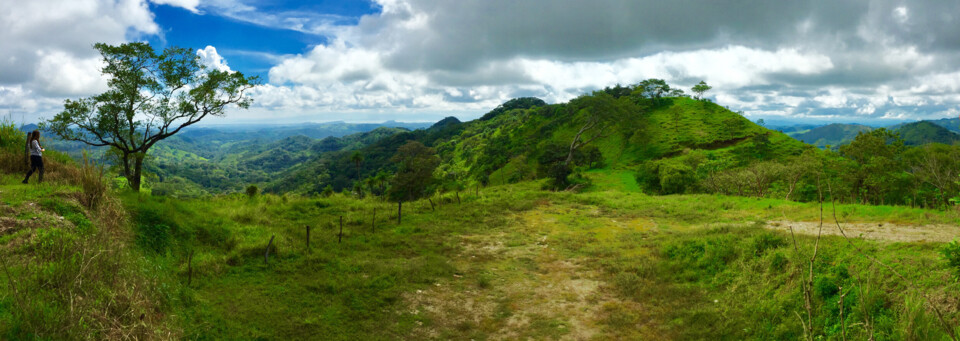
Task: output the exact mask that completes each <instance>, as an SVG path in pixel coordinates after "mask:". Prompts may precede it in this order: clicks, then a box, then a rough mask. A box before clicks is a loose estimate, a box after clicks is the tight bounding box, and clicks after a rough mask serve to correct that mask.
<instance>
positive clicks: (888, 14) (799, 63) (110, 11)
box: [0, 0, 960, 121]
mask: <svg viewBox="0 0 960 341" xmlns="http://www.w3.org/2000/svg"><path fill="white" fill-rule="evenodd" d="M145 1H147V0H136V1H135V0H114V1H108V0H83V1H62V2H56V1H53V0H48V1H43V2H36V1H34V2H26V1H22V2H14V1H12V0H0V3H4V8H5V9H6V8H10V10H9V11H5V12H4V13H0V46H4V49H3V50H0V71H2V72H0V86H6V88H4V89H6V90H5V91H7V93H13V90H11V89H14V88H12V87H11V86H18V87H19V88H16V89H19V90H18V91H25V92H28V93H32V94H34V95H38V94H39V95H42V96H58V95H60V96H62V95H78V94H82V93H84V92H94V91H96V90H97V89H100V88H99V87H100V86H102V84H103V83H102V79H99V78H98V77H97V75H96V73H95V72H90V70H95V68H96V62H95V57H96V56H94V55H92V49H90V44H92V42H94V41H106V42H112V43H116V42H121V41H126V40H130V39H135V37H134V36H136V35H143V34H157V32H159V28H158V27H157V26H156V24H154V23H153V21H152V14H151V13H149V8H148V6H147V5H146V2H145ZM149 1H151V2H153V3H156V4H165V5H171V6H178V7H182V8H185V9H187V10H190V11H192V12H194V13H198V14H203V15H218V16H222V17H226V18H230V19H233V20H237V21H241V22H247V23H251V24H255V25H260V26H265V27H271V28H276V29H281V30H292V31H297V32H302V33H306V34H313V35H319V36H323V37H325V38H326V41H327V43H325V44H322V45H317V46H311V47H307V48H306V50H305V52H304V53H301V54H297V55H270V56H269V57H270V60H272V61H274V62H275V66H274V67H273V68H271V69H270V71H269V82H268V84H266V85H264V86H262V87H259V88H258V89H256V90H255V91H254V92H253V95H254V96H255V104H254V108H253V109H252V110H250V111H248V112H246V113H238V114H239V115H242V117H247V118H251V119H252V118H253V117H254V116H256V115H270V117H271V119H276V118H277V117H290V118H291V119H293V118H296V119H298V120H300V119H307V120H316V121H323V120H330V119H343V120H361V119H364V118H370V117H389V115H399V116H398V119H411V120H432V119H437V118H439V117H442V116H446V115H450V114H455V115H458V116H460V117H461V118H472V117H476V116H478V115H480V114H481V113H482V112H484V111H487V110H490V109H492V108H493V107H495V106H496V105H497V104H499V103H501V102H503V101H505V100H507V99H509V98H512V97H518V96H537V97H541V98H543V99H545V100H547V101H548V102H560V101H566V100H569V99H570V98H572V97H575V96H577V95H579V94H581V93H584V92H589V91H592V90H596V89H599V88H602V87H605V86H612V85H614V84H617V83H620V84H632V83H636V82H638V81H640V80H643V79H646V78H663V79H666V80H667V81H668V82H670V83H671V84H673V85H676V86H680V87H684V88H688V87H690V86H692V85H693V84H696V83H697V82H699V81H700V80H705V81H707V82H708V83H709V84H711V85H713V86H714V90H713V91H711V93H709V94H708V96H711V97H712V98H713V99H714V100H715V101H717V102H718V103H720V104H722V105H726V106H729V107H730V108H731V109H734V110H743V111H745V112H746V113H747V114H748V115H749V116H754V117H765V116H784V117H794V118H818V119H832V118H840V117H848V118H897V117H900V118H914V119H916V118H928V117H942V116H945V115H954V114H955V113H956V112H957V111H958V109H957V108H960V97H958V95H957V93H958V89H960V80H958V79H960V74H958V70H960V22H958V21H960V17H957V15H956V11H955V9H954V8H952V7H951V4H948V3H944V2H933V1H925V2H904V1H902V0H875V1H869V2H868V1H861V0H833V1H822V0H801V1H759V0H758V1H738V2H720V1H701V2H694V1H654V0H642V1H636V0H597V1H589V2H585V1H580V0H555V1H551V2H550V3H549V4H545V3H544V2H542V1H516V0H460V1H445V0H374V4H373V5H374V6H375V8H376V9H377V11H376V13H373V14H370V15H365V16H362V17H360V18H346V17H342V16H339V15H335V14H329V13H316V12H312V11H308V10H301V9H278V7H276V6H271V7H263V3H262V2H259V1H253V0H205V1H202V2H201V1H199V0H149ZM6 2H9V4H6ZM54 6H57V7H58V8H60V7H62V8H63V10H61V11H47V10H45V9H47V8H51V7H54ZM95 18H98V19H95ZM99 18H102V19H99ZM197 54H198V55H199V56H200V57H201V59H202V60H203V61H204V63H205V65H208V66H209V67H212V68H217V69H221V70H230V67H229V66H228V65H227V63H226V61H225V60H224V59H223V58H222V57H221V56H220V54H219V53H217V51H216V49H215V48H213V47H212V46H208V47H207V48H204V49H202V50H198V51H197ZM236 65H241V64H234V67H236ZM240 71H244V70H240ZM41 74H42V75H41ZM48 75H58V77H50V76H48ZM59 75H63V77H59ZM0 110H3V109H2V107H0Z"/></svg>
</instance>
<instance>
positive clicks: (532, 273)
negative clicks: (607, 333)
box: [405, 210, 617, 340]
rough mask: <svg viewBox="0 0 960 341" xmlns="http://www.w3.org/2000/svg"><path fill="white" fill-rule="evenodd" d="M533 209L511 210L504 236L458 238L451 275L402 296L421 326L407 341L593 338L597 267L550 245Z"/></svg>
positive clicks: (603, 297)
mask: <svg viewBox="0 0 960 341" xmlns="http://www.w3.org/2000/svg"><path fill="white" fill-rule="evenodd" d="M539 213H540V211H539V210H534V211H531V212H524V213H518V214H516V215H515V216H514V217H513V220H514V221H516V224H514V226H511V227H510V228H509V231H495V232H494V231H492V232H491V233H490V234H475V235H466V236H462V237H461V241H460V245H461V248H462V252H461V253H460V254H459V255H458V256H457V257H456V258H455V259H453V260H452V263H453V264H454V265H455V267H456V268H457V275H455V276H454V277H453V278H451V279H449V280H447V281H442V282H440V283H436V284H435V285H434V287H432V288H430V289H429V290H422V291H418V292H416V293H410V294H408V295H407V297H405V299H406V301H407V302H408V304H407V306H408V307H411V308H410V309H411V311H410V312H409V313H411V314H423V315H424V316H426V317H427V318H428V320H429V323H425V324H423V325H422V326H421V327H418V328H415V330H414V332H413V335H411V336H412V337H413V338H441V339H449V338H453V339H459V338H473V337H474V336H475V337H477V338H488V339H493V340H514V339H560V340H588V339H595V338H598V337H600V335H601V328H600V326H599V325H598V323H597V322H598V321H597V319H598V318H599V317H600V316H602V315H603V313H602V311H601V310H602V307H603V306H604V304H605V303H610V302H614V301H617V299H616V298H615V297H613V295H611V294H608V292H609V290H604V283H603V282H602V281H600V280H599V277H600V273H599V272H598V271H597V270H592V269H589V268H587V266H586V265H585V260H582V259H576V258H566V257H564V256H563V255H562V254H561V253H560V252H558V251H556V250H555V249H554V248H553V247H552V246H551V242H552V241H551V239H550V231H552V229H553V228H554V227H555V226H554V225H556V224H557V223H556V221H551V219H550V218H549V217H545V216H543V215H542V214H539Z"/></svg>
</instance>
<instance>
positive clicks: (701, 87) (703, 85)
mask: <svg viewBox="0 0 960 341" xmlns="http://www.w3.org/2000/svg"><path fill="white" fill-rule="evenodd" d="M710 89H713V87H712V86H709V85H707V82H704V81H700V83H699V84H697V85H694V86H693V88H690V90H691V91H693V93H695V94H697V96H696V97H694V98H696V99H698V100H699V99H702V98H703V94H704V93H706V92H707V91H710Z"/></svg>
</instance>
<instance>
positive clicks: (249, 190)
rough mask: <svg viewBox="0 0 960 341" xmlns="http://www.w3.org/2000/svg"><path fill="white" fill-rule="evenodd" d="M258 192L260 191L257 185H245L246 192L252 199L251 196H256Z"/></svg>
mask: <svg viewBox="0 0 960 341" xmlns="http://www.w3.org/2000/svg"><path fill="white" fill-rule="evenodd" d="M258 192H260V189H259V188H257V185H250V186H247V190H246V193H247V197H248V198H250V199H253V197H256V196H257V193H258Z"/></svg>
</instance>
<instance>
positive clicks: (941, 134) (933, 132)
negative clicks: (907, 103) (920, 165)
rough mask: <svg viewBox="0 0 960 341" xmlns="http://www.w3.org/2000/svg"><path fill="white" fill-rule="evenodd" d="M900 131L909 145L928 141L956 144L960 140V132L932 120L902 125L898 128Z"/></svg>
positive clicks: (901, 136)
mask: <svg viewBox="0 0 960 341" xmlns="http://www.w3.org/2000/svg"><path fill="white" fill-rule="evenodd" d="M896 131H897V132H898V133H900V138H901V139H903V143H904V144H906V145H908V146H918V145H924V144H927V143H943V144H950V145H952V144H955V143H957V142H958V141H960V134H957V133H954V132H952V131H950V130H947V128H944V127H943V126H940V125H938V124H936V123H934V122H931V121H920V122H914V123H909V124H905V125H902V126H900V128H898V129H897V130H896Z"/></svg>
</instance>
